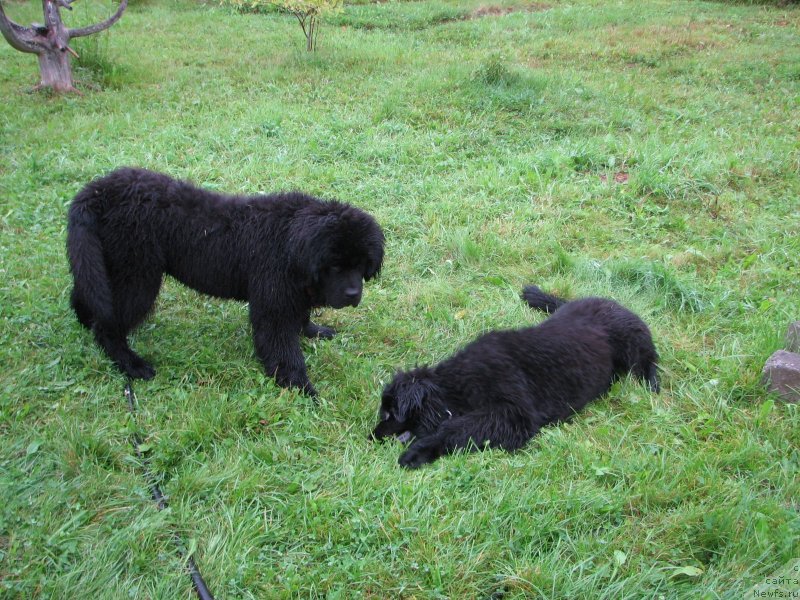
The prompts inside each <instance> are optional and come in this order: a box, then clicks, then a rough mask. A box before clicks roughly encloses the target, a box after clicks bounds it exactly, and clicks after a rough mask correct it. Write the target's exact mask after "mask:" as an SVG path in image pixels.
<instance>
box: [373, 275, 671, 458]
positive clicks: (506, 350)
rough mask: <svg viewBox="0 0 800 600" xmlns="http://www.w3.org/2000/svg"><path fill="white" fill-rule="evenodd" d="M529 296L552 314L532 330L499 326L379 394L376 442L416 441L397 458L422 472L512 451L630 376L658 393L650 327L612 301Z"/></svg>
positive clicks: (528, 292) (531, 291)
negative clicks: (453, 456) (486, 452)
mask: <svg viewBox="0 0 800 600" xmlns="http://www.w3.org/2000/svg"><path fill="white" fill-rule="evenodd" d="M523 297H524V298H525V300H526V301H527V302H528V304H529V305H530V306H531V307H533V308H537V309H540V310H544V311H547V312H553V311H555V312H554V314H553V316H551V317H549V318H548V319H546V320H545V321H543V322H542V323H540V324H539V325H537V326H535V327H528V328H525V329H518V330H511V331H493V332H490V333H487V334H486V335H484V336H481V337H480V338H478V339H477V340H475V341H474V342H472V343H470V344H469V345H468V346H466V347H465V348H464V349H462V350H460V351H459V352H458V353H456V354H455V355H454V356H452V357H451V358H449V359H447V360H445V361H444V362H442V363H439V364H438V365H436V366H433V367H417V368H415V369H412V370H411V371H406V372H400V373H398V374H397V375H396V376H395V377H394V380H393V381H392V382H391V383H390V384H389V385H387V386H386V388H385V389H384V390H383V397H382V399H381V408H380V414H379V418H380V422H379V423H378V426H377V427H376V428H375V430H374V431H373V433H372V436H373V437H374V438H375V439H382V438H386V437H389V436H397V438H398V439H400V440H401V441H407V440H409V439H411V438H412V437H414V438H416V439H415V440H414V441H413V442H412V444H411V445H410V446H409V447H408V449H406V451H405V452H404V453H403V454H402V455H401V456H400V464H401V465H402V466H404V467H409V468H416V467H419V466H421V465H424V464H425V463H429V462H433V461H435V460H436V459H437V458H439V457H440V456H442V455H444V454H449V453H452V452H453V451H455V450H456V449H458V448H481V447H483V446H484V445H485V444H488V445H489V446H491V447H493V448H503V449H505V450H509V451H512V450H516V449H518V448H521V447H522V446H524V445H525V444H526V443H527V442H528V440H530V439H531V438H532V437H533V436H534V435H536V434H537V432H538V431H539V430H540V429H541V428H542V427H544V426H545V425H548V424H550V423H556V422H558V421H562V420H565V419H568V418H569V417H571V416H572V415H573V414H575V413H576V412H577V411H579V410H580V409H582V408H583V407H584V406H586V404H588V403H589V402H591V401H592V400H594V399H595V398H598V397H599V396H602V395H603V394H604V393H605V392H607V391H608V389H609V387H610V386H611V384H612V383H613V381H614V379H615V378H617V377H619V376H623V375H625V374H627V373H632V374H633V375H634V376H636V377H638V378H639V379H642V380H644V381H646V382H647V383H648V385H649V386H650V389H651V390H652V391H654V392H657V391H658V389H659V385H658V375H657V367H656V363H657V361H658V354H657V353H656V349H655V347H654V346H653V341H652V338H651V336H650V330H649V329H648V328H647V325H645V324H644V322H643V321H642V320H641V319H640V318H639V317H637V316H636V315H635V314H634V313H632V312H631V311H629V310H628V309H627V308H624V307H623V306H620V305H619V304H617V303H616V302H614V301H613V300H607V299H604V298H584V299H581V300H574V301H572V302H566V301H564V300H561V299H559V298H556V297H555V296H551V295H549V294H545V293H544V292H542V291H541V290H540V289H539V288H537V287H535V286H530V287H528V288H525V290H524V292H523Z"/></svg>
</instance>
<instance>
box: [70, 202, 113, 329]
mask: <svg viewBox="0 0 800 600" xmlns="http://www.w3.org/2000/svg"><path fill="white" fill-rule="evenodd" d="M95 194H96V190H95V189H94V188H92V187H91V186H87V187H86V188H84V189H83V190H82V191H80V192H79V193H78V195H77V196H75V199H74V200H73V201H72V204H71V205H70V208H69V215H68V217H67V256H68V258H69V266H70V271H72V277H73V279H74V282H75V283H74V287H73V289H72V308H73V309H74V310H75V313H76V314H77V316H78V320H79V321H80V322H81V323H82V324H83V325H85V326H86V327H88V328H91V326H92V324H93V323H95V322H101V323H111V322H113V321H114V302H113V296H112V293H111V283H110V281H109V278H108V272H107V271H106V263H105V259H104V258H103V244H102V241H101V240H100V236H99V235H98V233H97V216H96V215H95V213H94V212H93V211H92V208H91V206H90V202H92V201H94V199H95V198H93V196H95Z"/></svg>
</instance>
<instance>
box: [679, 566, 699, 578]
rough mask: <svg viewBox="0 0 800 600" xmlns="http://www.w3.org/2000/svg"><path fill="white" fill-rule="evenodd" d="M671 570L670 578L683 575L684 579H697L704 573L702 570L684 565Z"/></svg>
mask: <svg viewBox="0 0 800 600" xmlns="http://www.w3.org/2000/svg"><path fill="white" fill-rule="evenodd" d="M671 568H672V569H673V573H672V576H673V577H678V576H679V575H685V576H686V577H699V576H700V575H702V574H703V573H704V571H703V569H701V568H700V567H693V566H692V565H686V566H685V567H671Z"/></svg>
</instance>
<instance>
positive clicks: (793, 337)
mask: <svg viewBox="0 0 800 600" xmlns="http://www.w3.org/2000/svg"><path fill="white" fill-rule="evenodd" d="M786 349H787V350H788V351H789V352H800V321H795V322H794V323H792V324H791V325H789V329H788V331H787V332H786Z"/></svg>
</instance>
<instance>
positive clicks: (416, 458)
mask: <svg viewBox="0 0 800 600" xmlns="http://www.w3.org/2000/svg"><path fill="white" fill-rule="evenodd" d="M437 458H439V453H438V452H436V449H435V448H431V447H428V446H424V445H422V444H411V446H410V447H409V448H408V450H406V451H405V452H403V453H402V454H401V455H400V459H399V460H398V461H397V462H398V463H400V466H401V467H405V468H406V469H418V468H419V467H421V466H422V465H426V464H428V463H432V462H433V461H435V460H436V459H437Z"/></svg>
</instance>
